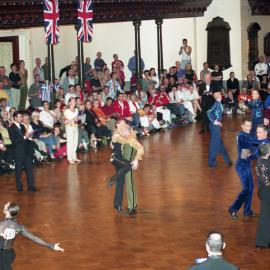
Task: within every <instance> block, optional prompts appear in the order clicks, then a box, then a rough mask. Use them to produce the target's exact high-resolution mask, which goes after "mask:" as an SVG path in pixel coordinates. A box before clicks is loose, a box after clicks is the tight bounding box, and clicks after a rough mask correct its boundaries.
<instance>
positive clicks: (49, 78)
mask: <svg viewBox="0 0 270 270" xmlns="http://www.w3.org/2000/svg"><path fill="white" fill-rule="evenodd" d="M47 49H48V80H49V82H51V80H52V76H51V44H49V43H48V44H47Z"/></svg>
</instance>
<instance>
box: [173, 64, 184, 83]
mask: <svg viewBox="0 0 270 270" xmlns="http://www.w3.org/2000/svg"><path fill="white" fill-rule="evenodd" d="M175 66H176V76H177V82H179V81H181V80H182V79H183V78H184V77H185V75H186V71H185V70H184V69H182V68H181V62H180V61H176V62H175Z"/></svg>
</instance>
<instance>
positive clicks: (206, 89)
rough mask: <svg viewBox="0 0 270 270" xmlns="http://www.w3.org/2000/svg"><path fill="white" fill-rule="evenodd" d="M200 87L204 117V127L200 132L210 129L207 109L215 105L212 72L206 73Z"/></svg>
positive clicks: (202, 115)
mask: <svg viewBox="0 0 270 270" xmlns="http://www.w3.org/2000/svg"><path fill="white" fill-rule="evenodd" d="M198 87H199V95H200V96H201V108H202V113H201V118H202V128H201V131H200V134H202V133H204V132H207V131H209V124H210V121H209V119H208V117H207V111H208V110H209V109H210V108H211V107H212V106H213V104H214V103H215V99H214V97H213V95H212V94H213V92H214V88H213V85H212V83H211V74H206V75H205V82H202V83H200V84H199V85H198Z"/></svg>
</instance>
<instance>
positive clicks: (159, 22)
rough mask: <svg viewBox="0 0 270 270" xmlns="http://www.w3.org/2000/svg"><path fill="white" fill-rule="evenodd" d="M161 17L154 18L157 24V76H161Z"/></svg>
mask: <svg viewBox="0 0 270 270" xmlns="http://www.w3.org/2000/svg"><path fill="white" fill-rule="evenodd" d="M162 24H163V20H162V19H157V20H156V25H157V50H158V76H159V78H160V77H161V74H162V72H163V45H162Z"/></svg>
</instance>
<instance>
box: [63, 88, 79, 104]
mask: <svg viewBox="0 0 270 270" xmlns="http://www.w3.org/2000/svg"><path fill="white" fill-rule="evenodd" d="M76 97H77V94H76V92H75V86H74V85H72V84H71V85H70V86H69V87H68V92H67V93H66V94H65V104H66V105H68V101H69V99H70V98H76Z"/></svg>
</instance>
